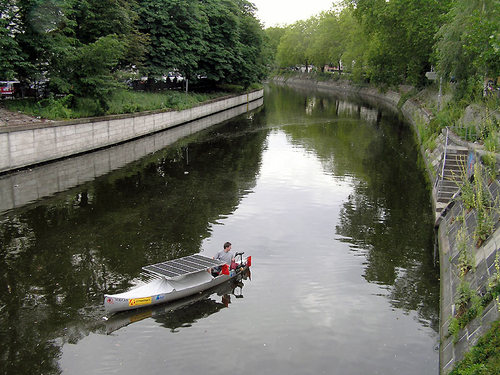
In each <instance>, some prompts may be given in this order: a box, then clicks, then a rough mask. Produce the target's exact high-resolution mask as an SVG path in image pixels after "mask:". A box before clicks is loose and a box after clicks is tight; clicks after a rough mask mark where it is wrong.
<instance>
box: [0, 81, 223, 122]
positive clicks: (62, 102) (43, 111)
mask: <svg viewBox="0 0 500 375" xmlns="http://www.w3.org/2000/svg"><path fill="white" fill-rule="evenodd" d="M224 95H226V93H224V92H218V93H215V94H197V93H191V94H185V93H181V92H177V91H167V92H164V93H148V92H135V91H127V90H124V89H118V90H115V91H113V93H112V94H111V95H110V97H109V98H108V102H107V103H108V109H107V110H106V112H103V110H102V107H101V103H100V102H99V100H97V99H93V98H89V97H86V98H79V97H76V98H75V97H73V96H72V95H67V96H65V97H62V98H58V99H56V98H54V97H53V96H51V97H50V98H48V99H44V100H42V101H40V102H36V101H34V100H32V99H25V100H16V101H14V100H9V101H7V102H5V103H4V105H5V106H6V107H7V108H8V109H10V110H14V111H21V112H23V113H26V114H29V115H32V116H39V117H42V118H47V119H50V120H64V119H70V118H83V117H92V116H98V115H103V114H105V115H111V114H120V113H135V112H141V111H153V110H161V109H163V110H165V109H174V110H182V109H187V108H191V107H193V106H195V105H197V104H199V103H202V102H205V101H208V100H211V99H214V98H216V97H220V96H224Z"/></svg>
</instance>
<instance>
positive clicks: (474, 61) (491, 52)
mask: <svg viewBox="0 0 500 375" xmlns="http://www.w3.org/2000/svg"><path fill="white" fill-rule="evenodd" d="M447 18H448V22H446V23H445V24H444V25H443V26H442V27H441V29H440V30H439V32H438V34H437V39H438V42H437V44H436V56H437V62H438V69H439V71H440V72H441V74H442V75H443V76H444V77H450V76H453V77H454V78H455V79H456V80H457V82H458V84H457V89H456V91H455V95H456V98H457V99H462V98H464V99H466V100H474V99H475V98H479V97H480V96H481V95H482V89H483V82H484V78H485V77H497V76H498V75H499V74H500V49H499V48H498V45H499V42H500V35H499V34H498V30H499V27H500V3H499V2H498V1H497V0H472V1H471V0H457V1H454V3H453V6H452V8H451V10H450V11H449V13H448V15H447Z"/></svg>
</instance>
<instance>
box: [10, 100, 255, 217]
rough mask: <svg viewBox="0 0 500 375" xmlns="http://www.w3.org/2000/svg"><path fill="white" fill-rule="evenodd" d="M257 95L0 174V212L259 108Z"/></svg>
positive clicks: (69, 187)
mask: <svg viewBox="0 0 500 375" xmlns="http://www.w3.org/2000/svg"><path fill="white" fill-rule="evenodd" d="M263 103H264V99H263V98H260V99H257V100H254V101H252V102H250V103H248V104H243V105H240V106H238V107H234V108H231V109H228V110H226V111H222V112H218V113H216V114H214V115H211V116H206V117H203V118H201V119H199V120H195V121H191V122H188V123H186V124H184V125H182V126H177V127H174V128H172V129H168V130H166V131H162V132H158V133H155V134H152V135H150V136H146V137H142V138H139V139H136V140H133V141H131V142H125V143H122V144H119V145H116V146H113V147H107V148H105V149H102V150H98V151H95V152H89V153H85V154H83V155H79V156H75V157H71V158H65V159H63V160H58V161H55V162H52V163H47V164H45V165H41V166H38V167H36V168H32V169H31V168H30V169H24V170H21V171H18V172H14V173H9V174H5V175H3V176H0V214H4V213H5V212H6V211H9V210H11V209H14V208H18V207H21V206H23V205H25V204H28V203H30V202H33V201H36V200H38V199H40V198H43V197H47V196H51V195H54V194H56V193H58V192H60V191H65V190H68V189H71V188H73V187H75V186H79V185H81V184H83V183H85V182H88V181H93V180H94V179H95V178H97V177H99V176H102V175H104V174H107V173H109V172H111V171H113V170H115V169H118V168H121V167H123V166H125V165H126V164H128V163H131V162H134V161H136V160H139V159H141V158H143V157H145V156H147V155H150V154H153V153H154V152H157V151H159V150H162V149H163V148H165V147H166V146H168V145H170V144H172V143H174V142H176V141H177V140H179V139H180V138H183V137H186V136H188V135H191V134H194V133H196V132H199V131H201V130H203V129H206V128H208V127H210V126H213V125H215V124H219V123H221V122H223V121H226V120H229V119H231V118H233V117H236V116H238V115H241V114H244V113H246V112H248V111H252V110H254V109H256V108H258V107H260V106H261V105H262V104H263Z"/></svg>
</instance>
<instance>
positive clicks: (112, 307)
mask: <svg viewBox="0 0 500 375" xmlns="http://www.w3.org/2000/svg"><path fill="white" fill-rule="evenodd" d="M246 269H247V267H244V268H240V269H239V270H238V271H237V272H236V271H231V274H230V275H219V276H217V277H213V276H212V275H211V274H210V273H209V272H207V271H201V272H197V273H194V274H190V275H185V276H182V277H180V278H178V279H168V280H167V279H166V278H163V277H162V278H157V279H154V280H153V281H151V282H148V283H146V284H144V285H142V286H139V287H136V288H133V289H131V290H129V291H127V292H124V293H119V294H106V295H104V307H105V309H106V312H107V313H115V312H118V311H126V310H133V309H137V308H140V307H149V306H154V305H158V304H161V303H166V302H170V301H174V300H177V299H179V298H184V297H187V296H190V295H193V294H196V293H199V292H202V291H204V290H206V289H209V288H212V287H214V286H216V285H219V284H221V283H223V282H225V281H228V280H230V279H232V278H234V277H235V276H236V275H238V274H240V273H241V272H242V271H244V270H246Z"/></svg>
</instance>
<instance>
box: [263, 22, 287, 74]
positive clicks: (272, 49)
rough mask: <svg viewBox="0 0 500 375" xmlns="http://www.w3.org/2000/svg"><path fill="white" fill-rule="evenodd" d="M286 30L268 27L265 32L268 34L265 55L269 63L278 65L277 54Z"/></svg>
mask: <svg viewBox="0 0 500 375" xmlns="http://www.w3.org/2000/svg"><path fill="white" fill-rule="evenodd" d="M285 31H286V29H285V28H284V27H268V28H267V29H265V30H264V32H265V34H266V38H265V46H264V49H265V52H264V53H265V55H266V57H267V61H268V62H269V63H270V64H272V65H274V64H276V63H277V62H276V53H277V51H278V46H279V44H280V41H281V38H282V37H283V35H284V34H285Z"/></svg>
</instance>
